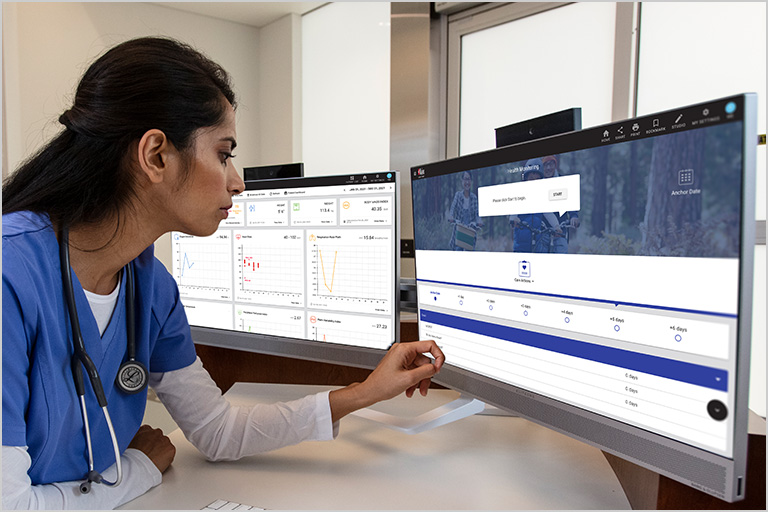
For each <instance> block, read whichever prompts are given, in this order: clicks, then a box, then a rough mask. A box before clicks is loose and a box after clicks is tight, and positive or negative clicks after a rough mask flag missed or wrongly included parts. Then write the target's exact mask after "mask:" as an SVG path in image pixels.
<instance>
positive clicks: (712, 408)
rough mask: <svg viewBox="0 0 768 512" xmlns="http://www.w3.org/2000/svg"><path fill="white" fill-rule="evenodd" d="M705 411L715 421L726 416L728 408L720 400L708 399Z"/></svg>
mask: <svg viewBox="0 0 768 512" xmlns="http://www.w3.org/2000/svg"><path fill="white" fill-rule="evenodd" d="M707 412H708V413H709V415H710V416H712V419H714V420H717V421H722V420H724V419H725V418H726V417H727V416H728V408H727V407H726V406H725V404H724V403H723V402H721V401H720V400H712V401H710V402H709V403H708V404H707Z"/></svg>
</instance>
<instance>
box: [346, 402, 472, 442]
mask: <svg viewBox="0 0 768 512" xmlns="http://www.w3.org/2000/svg"><path fill="white" fill-rule="evenodd" d="M484 410H485V404H484V403H483V402H481V401H480V400H477V399H476V398H470V397H468V396H464V395H461V396H459V398H457V399H456V400H454V401H452V402H448V403H447V404H445V405H442V406H440V407H438V408H436V409H432V410H431V411H427V412H425V413H423V414H421V415H419V416H416V417H411V418H408V417H402V416H396V415H393V414H388V413H385V412H380V411H374V410H372V409H360V410H358V411H355V412H353V413H352V414H354V415H355V416H358V417H360V418H365V419H368V420H371V421H375V422H377V423H381V424H382V425H384V426H385V427H387V428H391V429H393V430H398V431H400V432H404V433H406V434H418V433H419V432H424V431H425V430H431V429H433V428H437V427H439V426H441V425H445V424H446V423H452V422H454V421H457V420H460V419H462V418H466V417H468V416H472V415H473V414H478V413H482V412H483V411H484Z"/></svg>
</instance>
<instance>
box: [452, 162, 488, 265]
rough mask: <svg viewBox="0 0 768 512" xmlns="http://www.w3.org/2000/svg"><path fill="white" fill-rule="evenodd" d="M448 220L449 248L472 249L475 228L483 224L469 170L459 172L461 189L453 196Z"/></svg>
mask: <svg viewBox="0 0 768 512" xmlns="http://www.w3.org/2000/svg"><path fill="white" fill-rule="evenodd" d="M448 222H449V223H451V224H453V232H452V234H451V241H450V244H449V245H450V248H451V250H453V251H464V250H467V249H469V250H471V249H474V247H475V243H476V242H477V230H478V229H479V228H481V227H482V226H483V222H482V221H481V220H480V216H479V203H478V200H477V194H475V193H474V192H472V174H470V172H469V171H464V172H463V173H461V190H458V191H457V192H456V194H454V196H453V201H452V202H451V208H450V210H449V211H448ZM457 235H458V239H457Z"/></svg>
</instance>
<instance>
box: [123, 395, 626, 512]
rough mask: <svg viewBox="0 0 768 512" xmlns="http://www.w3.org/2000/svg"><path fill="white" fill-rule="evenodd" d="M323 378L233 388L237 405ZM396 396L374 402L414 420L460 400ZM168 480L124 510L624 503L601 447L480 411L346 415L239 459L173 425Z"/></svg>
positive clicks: (448, 507)
mask: <svg viewBox="0 0 768 512" xmlns="http://www.w3.org/2000/svg"><path fill="white" fill-rule="evenodd" d="M326 389H334V388H333V387H329V386H296V385H285V384H252V383H238V384H235V385H234V386H233V387H232V388H231V389H230V390H229V391H228V392H227V393H226V395H225V396H226V397H227V398H228V399H229V400H230V401H231V402H232V403H235V404H248V403H258V402H261V403H267V402H275V401H285V400H291V399H294V398H299V397H301V396H305V395H307V394H310V393H315V392H319V391H323V390H326ZM457 396H458V394H457V393H456V392H454V391H449V390H435V389H432V390H430V391H429V395H428V396H427V397H426V398H423V397H421V396H420V395H418V393H417V395H416V396H414V398H412V399H410V400H409V399H407V398H405V396H400V397H398V398H395V399H393V400H391V401H389V402H386V403H383V404H379V405H377V406H376V408H377V409H378V410H381V411H385V412H389V413H395V412H397V413H399V414H402V415H407V416H417V415H419V414H421V413H422V412H425V411H427V410H429V409H432V408H434V407H436V406H439V405H442V404H443V403H446V402H449V401H451V400H453V399H454V398H456V397H457ZM170 438H171V440H172V441H173V444H174V445H175V446H176V448H177V452H176V458H175V460H174V462H173V465H172V466H171V467H170V468H169V469H168V471H166V473H165V474H164V475H163V483H162V484H160V485H159V486H157V487H155V488H154V489H152V490H150V491H149V492H148V493H146V494H145V495H143V496H140V497H138V498H136V499H135V500H133V501H131V502H129V503H127V504H126V505H124V506H123V507H121V508H126V509H188V510H189V509H201V508H203V507H205V506H206V505H208V504H209V503H211V502H212V501H214V500H215V499H225V500H228V501H234V502H238V503H243V504H247V505H251V506H256V507H261V508H265V509H283V510H286V509H288V510H308V509H319V510H384V509H388V510H392V509H401V510H403V509H406V510H430V509H431V510H456V509H464V510H467V509H470V510H471V509H475V510H476V509H484V510H488V509H507V510H514V509H560V510H563V509H610V510H616V509H629V508H630V505H629V502H628V501H627V498H626V496H625V494H624V491H623V490H622V488H621V485H620V484H619V481H618V479H617V478H616V476H615V475H614V473H613V471H612V470H611V468H610V466H609V465H608V462H607V461H606V459H605V457H604V456H603V454H602V452H600V450H598V449H596V448H593V447H591V446H589V445H586V444H584V443H581V442H578V441H575V440H572V439H570V438H568V437H567V436H564V435H562V434H559V433H556V432H553V431H551V430H549V429H546V428H543V427H540V426H538V425H536V424H534V423H532V422H530V421H527V420H525V419H522V418H515V417H504V416H486V415H477V416H472V417H469V418H464V419H462V420H460V421H457V422H455V423H451V424H448V425H444V426H441V427H438V428H436V429H434V430H431V431H427V432H422V433H420V434H416V435H408V434H403V433H400V432H397V431H394V430H391V429H388V428H385V427H383V426H381V425H379V424H377V423H375V422H372V421H369V420H366V419H363V418H359V417H355V416H348V417H346V418H344V419H342V420H341V426H340V432H339V436H338V437H337V438H336V440H334V441H327V442H305V443H302V444H299V445H296V446H290V447H286V448H282V449H280V450H276V451H274V452H270V453H266V454H262V455H256V456H252V457H247V458H245V459H242V460H239V461H236V462H215V463H212V462H207V461H206V460H205V459H204V458H203V457H202V455H200V453H199V452H198V451H197V450H196V449H195V448H194V447H193V446H192V445H191V444H190V443H189V442H188V441H187V440H186V439H185V438H184V436H183V434H182V433H181V431H180V430H178V429H177V430H175V431H174V432H172V433H171V434H170Z"/></svg>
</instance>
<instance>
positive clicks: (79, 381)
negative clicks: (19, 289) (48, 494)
mask: <svg viewBox="0 0 768 512" xmlns="http://www.w3.org/2000/svg"><path fill="white" fill-rule="evenodd" d="M59 258H60V260H61V277H62V283H63V287H64V297H65V299H66V302H67V309H68V310H69V319H70V324H71V327H72V345H73V348H74V355H73V356H72V377H73V379H74V382H75V391H76V392H77V396H78V398H79V401H80V409H81V411H82V413H83V423H84V425H85V440H86V445H87V448H88V476H87V481H86V482H83V483H82V484H81V485H80V491H81V492H82V493H83V494H85V493H88V492H90V489H91V482H97V483H105V484H107V485H109V486H117V485H120V482H122V480H123V465H122V461H121V459H120V447H119V446H118V442H117V436H116V435H115V429H114V427H113V426H112V419H111V418H110V416H109V411H108V410H107V397H106V395H105V393H104V387H103V386H102V383H101V377H100V376H99V372H98V370H97V369H96V365H95V364H94V363H93V360H92V359H91V357H90V356H89V355H88V352H87V351H86V350H85V343H84V342H83V335H82V331H81V330H80V320H79V318H78V315H77V307H76V306H75V293H74V287H73V285H72V270H71V269H72V267H71V265H70V260H69V229H68V228H66V227H62V229H61V231H60V233H59ZM128 268H129V269H130V265H128ZM128 273H129V274H130V278H129V279H127V280H128V281H129V283H130V285H129V286H131V290H132V287H133V272H132V271H130V270H129V271H128ZM131 298H132V297H131ZM129 309H131V310H132V309H133V308H129ZM127 316H130V317H133V312H132V311H130V313H129V315H127ZM126 320H127V321H129V323H128V336H129V340H130V339H132V338H130V336H131V335H132V334H133V332H132V329H133V322H132V320H133V318H127V319H126ZM132 345H133V346H132ZM128 347H129V348H128V352H129V354H128V355H129V356H130V357H134V356H135V354H133V353H132V352H135V350H136V349H135V344H133V343H129V344H128ZM83 366H85V369H86V371H87V372H88V380H89V381H90V383H91V387H92V388H93V392H94V394H95V395H96V400H97V401H98V403H99V406H100V407H101V410H102V411H103V413H104V418H105V420H106V422H107V428H108V429H109V436H110V438H111V440H112V448H113V449H114V452H115V465H116V469H117V479H116V480H115V481H114V482H110V481H108V480H105V479H104V478H102V476H101V475H100V474H99V473H98V472H96V471H95V469H94V464H93V446H92V443H91V429H90V426H89V422H88V412H87V409H86V406H85V382H84V380H83V373H82V367H83Z"/></svg>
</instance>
